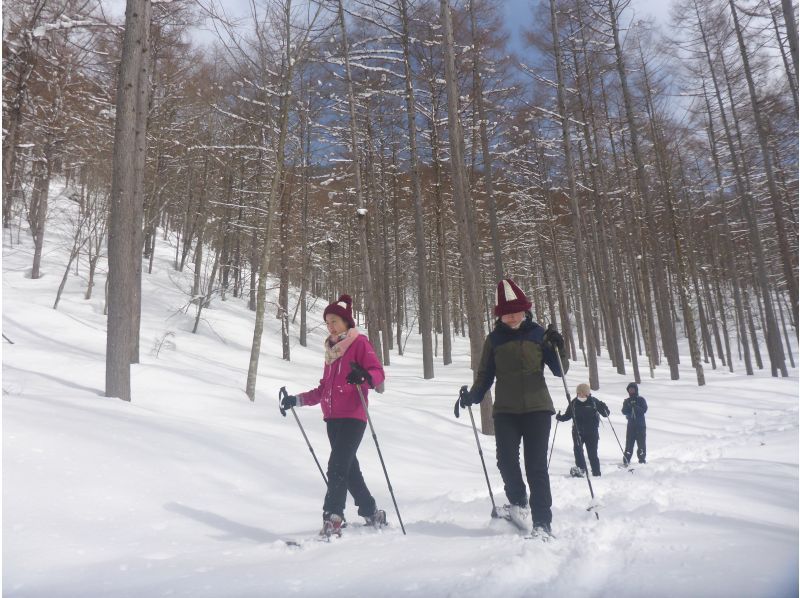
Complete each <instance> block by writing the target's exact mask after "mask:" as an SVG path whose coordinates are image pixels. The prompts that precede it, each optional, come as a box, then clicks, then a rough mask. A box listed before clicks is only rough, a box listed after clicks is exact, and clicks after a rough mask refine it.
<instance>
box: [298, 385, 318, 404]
mask: <svg viewBox="0 0 800 598" xmlns="http://www.w3.org/2000/svg"><path fill="white" fill-rule="evenodd" d="M322 382H323V381H322V380H320V381H319V386H317V387H316V388H312V389H311V390H307V391H306V392H301V393H300V394H299V395H297V396H298V397H299V398H300V399H301V401H302V404H303V405H317V404H319V402H320V401H321V400H322Z"/></svg>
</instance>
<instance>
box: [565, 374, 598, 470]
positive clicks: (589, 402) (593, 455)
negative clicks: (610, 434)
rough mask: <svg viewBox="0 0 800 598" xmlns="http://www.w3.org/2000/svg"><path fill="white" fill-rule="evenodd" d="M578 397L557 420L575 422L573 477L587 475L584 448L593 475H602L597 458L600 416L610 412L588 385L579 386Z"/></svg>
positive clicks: (576, 390) (576, 391)
mask: <svg viewBox="0 0 800 598" xmlns="http://www.w3.org/2000/svg"><path fill="white" fill-rule="evenodd" d="M575 393H576V394H577V397H576V398H574V399H572V401H571V402H570V404H569V407H567V411H566V412H565V413H564V415H561V412H560V411H559V412H558V414H557V415H556V419H557V420H558V421H560V422H566V421H569V420H573V424H572V449H573V452H574V453H575V466H576V467H573V468H572V471H571V473H572V475H574V476H575V477H580V476H583V475H585V474H586V459H585V458H584V456H583V447H582V445H585V446H586V452H587V454H588V455H589V464H590V465H591V467H592V475H593V476H599V475H600V459H598V457H597V444H598V441H599V438H600V435H599V434H598V428H599V426H600V416H601V415H602V416H603V417H608V416H609V414H610V411H609V410H608V406H607V405H606V404H605V403H604V402H603V401H599V400H597V399H596V398H594V397H593V396H592V394H591V393H592V390H591V388H590V387H589V385H588V384H578V387H577V388H576V389H575Z"/></svg>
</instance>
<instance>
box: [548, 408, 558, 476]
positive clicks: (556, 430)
mask: <svg viewBox="0 0 800 598" xmlns="http://www.w3.org/2000/svg"><path fill="white" fill-rule="evenodd" d="M558 424H559V420H556V429H555V430H553V444H551V445H550V456H549V457H547V469H548V470H549V469H550V459H552V458H553V448H554V447H555V446H556V433H557V432H558Z"/></svg>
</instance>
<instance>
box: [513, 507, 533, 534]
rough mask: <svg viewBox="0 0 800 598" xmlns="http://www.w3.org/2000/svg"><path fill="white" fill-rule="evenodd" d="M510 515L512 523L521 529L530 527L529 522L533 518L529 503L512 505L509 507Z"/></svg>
mask: <svg viewBox="0 0 800 598" xmlns="http://www.w3.org/2000/svg"><path fill="white" fill-rule="evenodd" d="M508 517H509V520H510V521H511V523H513V524H514V525H516V526H517V527H518V528H519V529H521V530H527V529H528V522H529V521H530V520H531V510H530V509H529V508H528V505H511V506H510V507H509V509H508Z"/></svg>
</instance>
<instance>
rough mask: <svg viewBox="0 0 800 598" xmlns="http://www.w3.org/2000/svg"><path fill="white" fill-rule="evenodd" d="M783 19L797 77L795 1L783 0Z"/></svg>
mask: <svg viewBox="0 0 800 598" xmlns="http://www.w3.org/2000/svg"><path fill="white" fill-rule="evenodd" d="M781 7H782V8H783V20H784V22H785V23H786V37H787V38H788V39H789V51H790V52H791V54H792V64H793V65H794V76H795V77H797V75H798V69H797V21H795V18H794V3H793V2H792V0H781Z"/></svg>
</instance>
